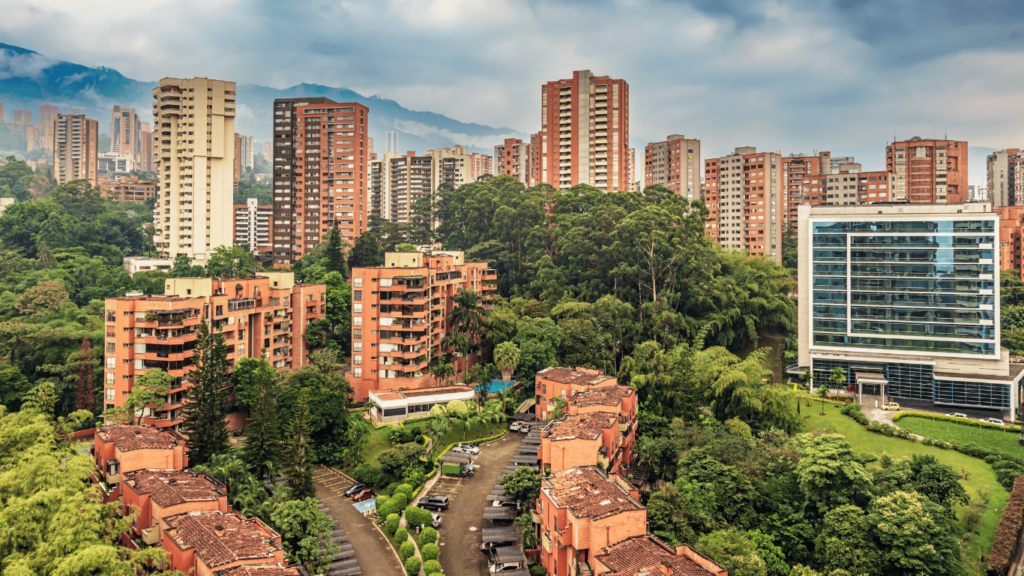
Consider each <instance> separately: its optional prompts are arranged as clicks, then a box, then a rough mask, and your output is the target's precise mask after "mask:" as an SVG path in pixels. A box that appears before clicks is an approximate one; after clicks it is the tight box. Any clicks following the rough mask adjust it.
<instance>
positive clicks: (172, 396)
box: [103, 272, 326, 430]
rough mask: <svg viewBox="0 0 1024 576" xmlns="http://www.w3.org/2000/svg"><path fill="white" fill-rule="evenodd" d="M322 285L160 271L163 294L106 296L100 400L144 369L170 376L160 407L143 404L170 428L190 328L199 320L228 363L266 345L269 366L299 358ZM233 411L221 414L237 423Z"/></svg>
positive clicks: (107, 400) (285, 277)
mask: <svg viewBox="0 0 1024 576" xmlns="http://www.w3.org/2000/svg"><path fill="white" fill-rule="evenodd" d="M325 291H326V287H325V286H324V285H322V284H296V283H295V282H294V275H293V274H292V273H291V272H267V273H261V275H260V276H256V277H253V278H167V279H166V280H165V282H164V295H163V296H145V295H142V294H138V293H130V294H128V295H127V296H124V297H121V298H107V300H106V346H105V352H106V353H105V360H104V382H103V384H104V395H103V398H104V407H105V408H106V409H110V408H113V407H116V406H120V405H122V404H123V403H124V399H125V397H126V396H127V395H128V393H129V392H130V391H131V389H132V387H133V386H134V383H135V378H136V377H137V376H140V375H142V374H145V373H146V371H147V370H149V369H151V368H159V369H161V370H164V371H165V372H167V373H168V374H171V375H172V376H174V377H175V380H174V382H173V383H172V384H171V388H170V392H169V393H168V395H167V402H166V403H165V404H163V405H161V406H156V407H153V408H147V409H146V410H145V412H144V414H143V417H142V419H141V421H142V423H143V424H148V425H155V426H158V427H160V428H167V429H171V430H177V429H178V428H179V427H180V425H181V418H182V412H181V408H182V402H183V399H184V396H185V393H186V391H187V390H188V388H189V387H190V386H191V384H190V382H189V378H188V374H189V372H191V370H192V356H193V353H192V351H193V349H194V347H195V343H196V327H197V326H198V325H199V323H200V322H207V323H208V324H209V326H210V328H211V331H212V332H214V333H220V334H222V335H223V337H224V341H225V343H226V344H227V353H228V360H229V362H230V363H231V365H232V366H234V365H235V363H236V362H237V361H238V359H240V358H258V357H260V355H261V354H262V353H263V351H266V355H267V360H268V361H269V362H270V363H271V364H273V365H274V367H275V368H299V367H300V366H303V365H304V364H306V361H307V357H308V350H307V349H306V344H305V338H304V337H305V333H306V327H307V326H308V325H309V324H310V323H311V322H313V321H314V320H317V319H319V318H322V317H324V314H325V306H326V303H325V299H326V296H325ZM236 420H237V418H235V415H233V416H232V417H231V418H229V423H230V424H231V425H232V426H237V425H238V424H239V422H236Z"/></svg>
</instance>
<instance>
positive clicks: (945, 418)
mask: <svg viewBox="0 0 1024 576" xmlns="http://www.w3.org/2000/svg"><path fill="white" fill-rule="evenodd" d="M903 418H927V419H928V420H940V421H944V422H953V423H955V424H958V425H960V426H973V427H974V428H988V429H990V430H999V431H1000V432H1020V426H1000V425H998V424H989V423H988V422H982V421H980V420H971V419H970V418H955V417H953V416H946V415H944V414H929V413H927V412H899V413H897V414H896V415H895V416H893V417H892V419H893V421H894V422H899V421H900V420H902V419H903Z"/></svg>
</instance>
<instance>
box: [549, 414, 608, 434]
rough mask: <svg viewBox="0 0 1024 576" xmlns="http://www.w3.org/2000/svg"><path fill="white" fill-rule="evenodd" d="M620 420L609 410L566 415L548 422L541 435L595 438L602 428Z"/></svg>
mask: <svg viewBox="0 0 1024 576" xmlns="http://www.w3.org/2000/svg"><path fill="white" fill-rule="evenodd" d="M618 422H619V419H618V417H616V416H615V415H613V414H609V413H607V412H592V413H588V414H577V415H575V416H565V417H563V418H560V419H558V420H555V421H554V422H552V423H550V424H548V425H547V426H546V427H545V428H544V430H543V431H542V432H541V437H542V438H550V439H551V440H572V439H574V438H583V439H585V440H593V439H595V438H599V437H600V436H601V431H602V430H604V429H605V428H611V427H613V426H616V425H617V424H618Z"/></svg>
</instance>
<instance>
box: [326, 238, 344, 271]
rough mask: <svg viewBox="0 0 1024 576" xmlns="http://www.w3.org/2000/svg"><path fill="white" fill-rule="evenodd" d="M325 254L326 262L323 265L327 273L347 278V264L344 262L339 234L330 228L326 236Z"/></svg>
mask: <svg viewBox="0 0 1024 576" xmlns="http://www.w3.org/2000/svg"><path fill="white" fill-rule="evenodd" d="M326 252H327V254H326V256H327V262H326V263H325V264H324V268H326V269H327V272H328V273H331V272H337V273H338V274H341V275H342V277H345V276H347V275H348V263H347V262H346V261H345V250H344V249H343V248H342V245H341V234H340V233H339V232H338V229H337V228H331V231H330V232H329V233H328V234H327V248H326Z"/></svg>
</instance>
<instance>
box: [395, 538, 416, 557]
mask: <svg viewBox="0 0 1024 576" xmlns="http://www.w3.org/2000/svg"><path fill="white" fill-rule="evenodd" d="M415 555H416V545H415V544H413V543H412V541H411V540H406V541H405V542H402V545H401V546H399V547H398V557H399V558H401V559H402V562H405V561H406V560H408V559H409V558H411V557H413V556H415Z"/></svg>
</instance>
